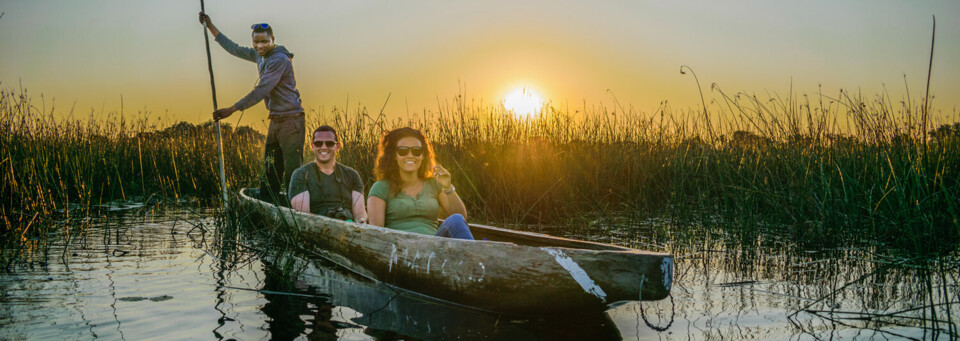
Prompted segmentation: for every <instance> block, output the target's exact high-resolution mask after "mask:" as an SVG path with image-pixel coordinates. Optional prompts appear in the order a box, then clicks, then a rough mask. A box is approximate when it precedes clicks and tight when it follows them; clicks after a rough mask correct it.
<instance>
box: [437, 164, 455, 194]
mask: <svg viewBox="0 0 960 341" xmlns="http://www.w3.org/2000/svg"><path fill="white" fill-rule="evenodd" d="M433 177H435V178H437V183H439V184H440V187H443V189H445V190H446V189H448V188H450V186H451V185H452V183H451V182H452V181H453V180H452V177H451V176H450V171H448V170H447V169H446V168H443V166H441V165H439V164H437V165H435V166H433Z"/></svg>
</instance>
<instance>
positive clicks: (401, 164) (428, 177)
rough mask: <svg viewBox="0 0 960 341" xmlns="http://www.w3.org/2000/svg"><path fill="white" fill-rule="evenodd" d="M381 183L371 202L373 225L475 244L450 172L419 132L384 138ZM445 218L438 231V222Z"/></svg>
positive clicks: (378, 172) (379, 158)
mask: <svg viewBox="0 0 960 341" xmlns="http://www.w3.org/2000/svg"><path fill="white" fill-rule="evenodd" d="M374 175H376V176H377V180H378V181H377V182H376V183H374V184H373V186H372V187H370V194H369V195H368V198H367V212H368V214H367V215H368V219H369V223H370V224H371V225H376V226H385V227H388V228H392V229H396V230H401V231H408V232H414V233H421V234H430V235H436V236H440V237H452V238H460V239H473V235H472V234H471V233H470V228H469V227H468V226H467V221H466V218H465V217H466V215H467V209H466V207H464V205H463V201H462V200H460V196H459V195H457V191H456V188H455V187H454V186H453V184H452V183H451V176H450V172H449V171H447V170H446V169H445V168H443V166H441V165H434V161H433V149H432V148H431V147H430V143H428V142H427V138H426V137H424V136H423V133H421V132H420V131H419V130H416V129H413V128H409V127H408V128H400V129H395V130H392V131H390V132H388V133H386V134H384V135H383V137H382V138H381V139H380V146H379V152H378V153H377V162H376V166H375V167H374ZM441 213H443V216H442V217H446V219H444V221H443V224H441V225H440V226H437V218H440V217H441V215H440V214H441Z"/></svg>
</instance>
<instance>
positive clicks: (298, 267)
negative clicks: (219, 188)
mask: <svg viewBox="0 0 960 341" xmlns="http://www.w3.org/2000/svg"><path fill="white" fill-rule="evenodd" d="M261 260H262V261H263V264H264V266H265V267H264V281H263V283H264V285H263V287H262V290H263V292H264V293H265V298H266V299H267V300H271V299H277V298H278V297H280V296H278V295H276V294H275V295H270V294H269V293H278V292H287V293H289V292H291V290H293V291H292V293H293V295H284V296H283V298H280V299H281V300H282V302H283V303H282V304H285V305H286V306H287V307H289V308H288V309H284V312H281V313H277V312H276V310H272V311H271V310H267V309H264V312H265V313H267V312H268V311H271V312H272V313H274V314H277V315H274V316H270V314H269V313H268V317H270V318H272V319H274V321H277V323H295V322H299V321H300V319H296V318H294V319H293V321H290V320H291V319H290V318H289V317H290V316H298V315H313V316H314V317H315V319H314V325H316V324H318V323H321V324H322V321H324V320H326V321H331V320H333V321H343V322H349V323H355V324H358V325H360V326H363V327H364V331H363V333H365V334H368V335H391V334H395V335H394V336H395V337H393V339H405V340H406V339H417V340H456V339H476V338H478V337H479V336H482V337H483V338H484V339H491V340H619V339H621V338H622V337H621V335H620V331H619V330H618V329H617V327H616V324H615V323H614V322H613V321H612V320H611V318H610V316H609V315H608V314H605V313H596V314H588V315H575V316H549V317H542V316H537V317H516V316H512V315H503V314H497V313H488V312H484V311H480V310H477V309H471V308H467V307H463V306H460V305H454V304H448V303H447V302H444V301H438V300H436V299H434V298H432V297H429V296H424V295H421V294H418V293H415V292H412V291H409V290H400V289H397V288H395V287H392V286H389V285H386V284H384V283H382V282H379V281H373V280H370V279H367V278H364V277H362V276H359V275H356V274H354V273H352V272H350V271H347V270H345V269H342V268H341V267H339V266H337V265H336V264H332V263H331V262H329V261H328V260H326V259H324V258H322V257H312V256H310V255H300V254H298V255H291V254H289V253H280V254H279V255H278V256H271V254H269V253H267V254H266V255H265V257H264V258H261ZM281 283H284V284H281ZM286 283H297V285H296V287H294V288H291V287H290V286H289V284H286ZM308 303H309V304H310V305H309V306H310V307H308ZM339 307H346V308H349V309H339ZM324 309H326V311H325V312H324ZM507 321H509V322H507ZM340 327H344V326H343V325H342V324H340ZM357 333H359V331H358V332H357ZM340 336H341V337H342V338H345V339H349V338H350V336H349V334H341V335H340Z"/></svg>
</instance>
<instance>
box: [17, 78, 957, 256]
mask: <svg viewBox="0 0 960 341" xmlns="http://www.w3.org/2000/svg"><path fill="white" fill-rule="evenodd" d="M713 91H714V93H715V94H716V95H717V96H719V98H721V100H720V102H715V103H712V104H711V105H708V106H706V110H707V112H706V113H703V112H702V111H699V110H698V111H694V112H686V111H682V110H679V111H678V110H673V109H671V108H670V107H669V105H667V104H664V105H662V106H661V108H659V109H658V110H657V111H655V112H652V113H645V112H639V111H637V110H634V109H633V108H623V107H620V106H619V105H618V106H617V107H615V108H605V107H597V108H580V109H569V108H566V107H558V106H548V107H547V108H545V109H544V110H542V111H541V112H540V113H539V114H537V115H536V116H534V117H529V118H517V117H515V116H513V115H512V114H510V113H508V112H506V111H505V110H504V109H503V108H502V107H499V106H496V105H488V104H478V103H477V102H469V101H466V100H464V99H463V97H462V96H458V97H456V98H455V99H454V100H453V101H452V102H445V103H443V104H441V105H440V106H439V107H438V108H437V109H434V110H426V111H424V112H419V113H416V114H412V115H399V116H404V118H393V119H388V118H387V116H385V115H382V114H375V113H372V112H369V111H368V110H367V109H366V108H365V107H359V108H354V109H352V110H350V111H347V110H345V109H344V108H340V107H333V108H330V109H323V108H321V109H319V110H310V111H309V112H308V118H307V131H308V134H309V132H310V131H312V129H313V128H314V127H316V126H318V125H320V124H331V125H333V126H334V127H336V128H337V129H338V131H339V132H340V134H341V138H342V139H343V141H344V142H345V146H344V148H343V150H342V151H341V154H340V156H339V160H340V161H341V162H343V163H345V164H348V165H350V166H353V167H354V168H356V169H357V170H358V171H359V172H360V174H361V176H362V177H363V178H364V179H365V181H366V185H367V188H369V186H370V185H371V184H372V183H373V182H374V181H375V179H373V178H372V177H371V176H372V173H373V172H372V169H373V162H374V159H375V155H376V142H377V140H378V139H379V136H380V134H381V133H382V132H383V131H385V130H389V129H392V128H396V127H401V126H407V125H409V126H413V127H417V128H420V129H423V130H424V131H425V132H426V134H427V136H428V137H429V138H430V139H431V140H432V142H433V143H434V146H435V149H436V154H437V160H438V161H439V162H440V163H442V164H444V165H445V166H446V167H447V168H448V169H450V170H451V171H452V172H453V174H454V182H455V183H456V185H457V189H458V192H460V195H461V196H462V197H463V198H464V201H465V202H466V203H467V206H468V210H469V211H470V213H471V220H473V221H477V222H485V223H495V224H503V225H510V226H516V225H517V224H521V225H522V224H539V225H551V226H561V227H563V228H567V229H572V230H577V231H579V230H583V229H590V228H591V226H592V225H591V224H593V223H594V222H596V221H599V220H602V219H604V218H605V217H637V218H641V217H651V216H657V217H668V218H669V219H670V221H672V222H675V223H678V224H679V225H676V226H685V225H687V224H690V223H691V222H693V223H697V224H718V225H720V226H722V227H723V228H725V229H728V230H729V231H730V232H731V233H733V234H735V235H736V236H739V237H740V238H742V239H743V240H745V241H746V240H751V239H754V238H755V237H756V236H757V235H760V234H763V233H767V232H769V231H771V230H776V231H778V232H780V233H786V234H789V235H791V236H793V238H794V239H795V240H796V241H797V242H799V243H803V244H806V245H811V246H815V245H843V244H847V243H855V242H857V241H879V242H882V243H887V244H888V245H891V246H894V247H896V248H900V249H904V250H910V251H917V252H939V251H943V250H954V249H956V245H957V241H958V239H960V238H958V228H960V223H958V217H960V206H958V198H960V180H958V179H960V174H958V167H960V156H958V155H960V150H958V148H960V125H957V124H954V125H940V126H939V127H938V128H936V129H934V130H932V131H931V132H930V134H926V135H927V141H926V144H924V135H925V134H924V131H928V130H931V129H932V128H927V129H923V128H922V127H919V123H918V121H919V120H918V119H917V118H916V117H917V116H918V114H917V113H918V112H920V110H919V109H918V107H919V105H917V104H915V103H900V104H896V105H895V104H893V102H892V101H890V100H889V99H887V98H884V97H877V98H875V99H873V100H865V99H862V98H860V97H856V96H851V95H849V94H847V93H840V94H839V95H838V96H836V97H829V96H825V95H822V94H818V95H816V96H814V97H812V98H811V97H808V96H793V95H791V96H789V97H787V98H782V97H779V96H776V95H774V96H769V97H770V98H769V99H766V100H760V99H758V98H757V97H756V96H751V95H745V94H737V95H727V94H726V93H724V92H723V91H721V90H720V89H719V88H716V87H714V88H713ZM134 116H135V117H136V118H135V119H129V118H126V117H125V116H124V115H123V114H112V115H107V116H106V117H100V116H96V115H91V117H90V118H88V119H82V120H80V119H77V120H70V119H55V118H54V117H59V115H57V114H55V112H54V109H52V108H51V109H49V110H46V109H40V108H36V107H34V106H32V104H31V100H30V98H29V95H28V94H27V93H26V91H19V92H17V93H14V92H10V91H4V92H3V93H2V96H0V128H2V129H3V130H4V131H5V132H9V133H8V134H4V135H3V137H0V143H2V147H3V148H2V150H4V151H5V153H6V155H4V156H2V157H0V159H2V162H0V168H2V172H0V180H2V184H0V186H2V187H0V193H2V194H3V195H2V198H3V203H2V204H0V206H2V210H3V222H2V226H3V234H4V235H5V236H16V235H20V236H23V237H22V238H20V239H25V238H27V237H28V236H29V235H30V234H31V233H37V234H36V235H43V234H44V231H38V230H35V228H29V227H28V226H34V227H35V226H50V225H49V224H47V225H44V224H43V223H44V222H47V223H49V222H55V221H59V220H62V219H64V218H65V217H83V216H87V215H91V214H99V213H98V211H97V209H96V208H97V207H99V205H101V204H102V203H104V202H108V201H111V200H139V201H150V200H155V199H151V198H164V199H163V200H166V199H177V198H182V197H195V198H203V199H211V198H216V196H217V194H218V193H219V185H218V181H217V179H218V174H217V171H216V167H217V161H216V160H217V159H216V155H215V152H216V147H215V145H214V139H213V133H212V129H211V125H210V124H209V123H207V124H203V125H200V126H194V125H191V124H187V123H178V124H174V125H171V124H163V123H162V122H160V121H150V120H149V119H150V117H151V115H150V114H149V113H138V114H137V115H134ZM392 116H398V115H392ZM392 116H391V117H392ZM941 116H942V115H941ZM67 117H72V114H71V115H67ZM946 119H947V118H946V117H942V118H941V120H946ZM706 120H710V124H706ZM954 120H955V118H954ZM308 138H309V137H308ZM262 146H263V141H262V136H260V135H258V134H257V133H255V132H254V131H252V130H251V129H249V128H246V127H241V128H238V129H235V130H234V129H230V127H225V133H224V152H225V158H226V170H227V182H228V187H229V188H230V189H231V190H233V191H236V190H237V189H239V188H240V187H249V186H254V185H256V184H257V182H258V181H257V179H258V177H259V175H260V171H261V169H260V168H261V167H262V166H261V157H262V149H263V147H262ZM311 159H312V156H310V154H309V149H307V152H306V155H305V161H307V160H311ZM65 208H68V209H65ZM31 221H33V223H31ZM37 224H39V225H37ZM678 228H679V227H678ZM14 239H16V238H5V240H14Z"/></svg>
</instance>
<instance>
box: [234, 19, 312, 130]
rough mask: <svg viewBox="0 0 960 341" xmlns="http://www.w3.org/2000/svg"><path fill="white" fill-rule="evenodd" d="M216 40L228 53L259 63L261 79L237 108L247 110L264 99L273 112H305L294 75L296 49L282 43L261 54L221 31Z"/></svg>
mask: <svg viewBox="0 0 960 341" xmlns="http://www.w3.org/2000/svg"><path fill="white" fill-rule="evenodd" d="M216 41H217V43H220V46H222V47H223V49H224V50H226V51H227V52H228V53H230V54H232V55H234V56H237V57H239V58H242V59H246V60H249V61H251V62H255V63H257V70H258V71H259V72H260V80H259V81H258V82H257V86H256V87H255V88H253V90H252V91H250V93H249V94H247V95H246V96H244V97H243V98H242V99H240V100H239V101H237V103H236V106H237V110H245V109H247V108H249V107H252V106H253V105H255V104H257V103H258V102H260V100H265V101H264V102H265V103H266V105H267V110H269V111H270V115H271V116H274V115H292V114H299V113H301V112H303V106H301V105H300V92H299V91H297V80H296V79H295V78H294V76H293V63H292V62H291V61H290V59H291V58H293V53H290V52H289V51H287V49H286V48H285V47H283V46H277V47H274V48H273V50H271V51H270V52H269V53H267V55H266V56H263V57H260V55H259V54H258V53H257V50H254V49H253V48H250V47H243V46H239V45H237V43H234V42H233V41H231V40H230V38H227V36H226V35H224V34H223V32H221V33H220V34H218V35H217V38H216Z"/></svg>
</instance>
